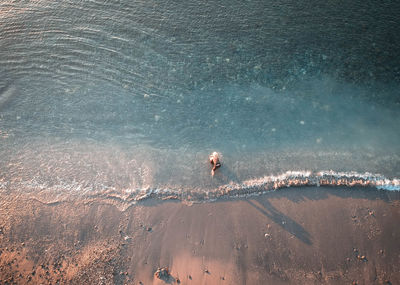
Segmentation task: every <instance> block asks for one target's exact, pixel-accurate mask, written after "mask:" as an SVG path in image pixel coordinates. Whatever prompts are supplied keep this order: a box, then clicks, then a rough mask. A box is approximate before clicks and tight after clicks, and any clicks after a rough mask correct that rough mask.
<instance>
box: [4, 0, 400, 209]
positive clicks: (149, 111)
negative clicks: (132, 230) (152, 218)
mask: <svg viewBox="0 0 400 285" xmlns="http://www.w3.org/2000/svg"><path fill="white" fill-rule="evenodd" d="M399 14H400V3H398V2H396V1H381V2H377V1H365V0H364V1H359V0H356V1H325V2H324V1H322V2H321V1H295V2H293V1H282V0H280V1H225V0H223V1H191V0H189V1H170V0H167V1H151V0H150V1H149V0H146V1H128V0H120V1H116V0H115V1H106V0H104V1H46V0H36V1H28V0H25V1H10V0H3V1H1V3H0V191H3V192H6V193H24V194H27V195H31V196H32V197H35V198H37V199H40V200H42V201H44V202H51V201H59V200H62V199H70V198H73V197H77V198H88V197H89V198H94V199H96V198H99V199H100V198H105V199H110V200H113V199H114V200H120V201H126V202H128V203H132V202H135V201H137V200H140V199H144V198H147V197H158V198H163V199H165V198H175V199H181V200H204V199H216V198H219V197H226V196H238V195H239V196H241V195H252V194H259V193H263V192H265V191H269V190H274V189H279V188H283V187H294V186H307V185H332V186H334V185H346V186H349V187H351V186H373V187H376V188H379V189H386V190H400V182H399V177H400V144H399V142H400V88H399V87H400V49H399V48H398V47H399V46H400V34H399V33H398V31H397V28H398V26H399V24H400V17H399V16H398V15H399ZM213 151H218V152H219V153H220V154H221V155H222V163H223V166H222V167H221V168H220V169H218V170H217V172H216V175H215V176H214V177H212V176H211V175H210V171H211V166H210V163H209V162H208V155H209V154H210V153H212V152H213Z"/></svg>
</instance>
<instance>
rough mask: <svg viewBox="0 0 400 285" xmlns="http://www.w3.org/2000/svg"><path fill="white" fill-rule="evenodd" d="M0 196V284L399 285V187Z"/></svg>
mask: <svg viewBox="0 0 400 285" xmlns="http://www.w3.org/2000/svg"><path fill="white" fill-rule="evenodd" d="M0 201H1V204H0V244H1V246H0V247H1V248H0V284H26V283H30V284H400V244H399V241H400V227H399V226H398V222H399V221H400V193H399V192H390V191H378V190H375V189H368V188H347V189H346V188H339V187H338V188H323V187H307V188H290V189H283V190H279V191H275V192H271V193H268V194H265V195H262V196H257V197H250V198H247V199H244V198H240V199H230V200H222V201H218V202H208V203H201V204H191V205H188V204H185V203H182V202H177V201H157V200H147V201H144V202H141V203H139V204H136V205H132V206H130V207H128V208H127V209H125V210H120V208H119V207H117V205H115V204H113V203H112V202H110V201H102V200H100V199H99V200H93V199H92V200H90V201H69V202H60V203H53V204H43V203H41V202H40V201H37V200H32V199H28V198H27V197H24V196H23V195H18V196H17V195H14V194H12V193H11V194H10V193H8V194H7V193H1V194H0ZM161 267H168V269H169V273H170V275H169V276H168V278H163V279H158V278H157V277H155V275H154V273H155V272H156V270H157V269H158V268H161Z"/></svg>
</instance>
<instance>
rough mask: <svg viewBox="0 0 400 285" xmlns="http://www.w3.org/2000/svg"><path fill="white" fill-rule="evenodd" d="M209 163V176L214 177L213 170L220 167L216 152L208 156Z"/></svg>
mask: <svg viewBox="0 0 400 285" xmlns="http://www.w3.org/2000/svg"><path fill="white" fill-rule="evenodd" d="M210 163H211V164H212V165H213V168H212V170H211V175H212V176H214V173H215V170H216V169H217V168H219V167H221V162H220V161H219V154H218V152H216V151H214V152H213V153H212V154H211V155H210Z"/></svg>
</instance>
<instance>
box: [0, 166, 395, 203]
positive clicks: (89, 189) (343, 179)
mask: <svg viewBox="0 0 400 285" xmlns="http://www.w3.org/2000/svg"><path fill="white" fill-rule="evenodd" d="M14 186H15V185H14ZM19 186H22V188H23V189H24V190H23V191H24V192H25V193H30V194H31V195H32V196H33V197H34V198H37V199H39V200H41V201H43V202H47V203H54V202H58V201H62V200H69V199H71V198H73V197H75V198H78V197H80V198H89V199H100V200H110V201H116V202H117V203H118V202H119V203H123V204H127V205H131V204H135V203H137V202H140V201H143V200H147V199H151V198H152V199H160V200H170V199H174V200H180V201H183V202H207V201H208V202H212V201H216V200H218V199H223V198H246V197H250V196H255V195H262V194H265V193H267V192H270V191H276V190H278V189H282V188H289V187H296V188H301V187H310V186H316V187H319V186H328V187H335V186H340V187H372V188H376V189H379V190H387V191H400V179H398V178H393V179H389V178H386V177H385V176H383V175H380V174H373V173H369V172H365V173H358V172H336V171H332V170H328V171H325V170H324V171H318V172H312V171H287V172H284V173H282V174H279V175H267V176H264V177H259V178H252V179H248V180H244V181H242V182H240V183H237V182H230V183H227V184H224V185H221V186H219V187H216V188H214V189H207V190H201V189H189V188H183V187H179V186H168V187H143V188H136V189H134V188H129V189H118V188H116V187H109V186H108V187H107V186H105V185H80V184H78V183H72V184H66V183H58V184H54V185H51V186H49V185H48V184H46V185H44V184H41V183H39V182H38V181H36V180H33V181H31V183H27V182H24V183H23V184H21V185H19ZM9 187H11V185H10V183H0V190H5V189H7V188H9ZM299 191H301V189H299Z"/></svg>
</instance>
